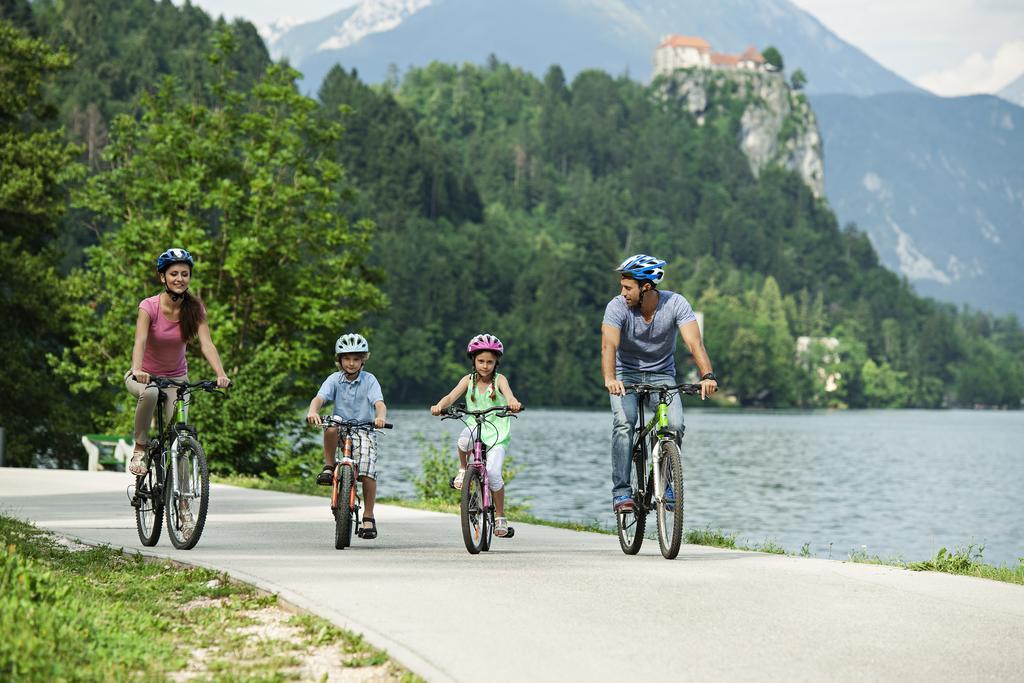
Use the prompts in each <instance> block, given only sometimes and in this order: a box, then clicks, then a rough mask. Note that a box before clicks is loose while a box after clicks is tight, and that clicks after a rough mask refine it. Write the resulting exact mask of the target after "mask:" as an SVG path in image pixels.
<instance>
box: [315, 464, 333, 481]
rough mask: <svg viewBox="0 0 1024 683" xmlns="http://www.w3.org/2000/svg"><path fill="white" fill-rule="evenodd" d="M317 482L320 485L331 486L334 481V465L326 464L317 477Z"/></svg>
mask: <svg viewBox="0 0 1024 683" xmlns="http://www.w3.org/2000/svg"><path fill="white" fill-rule="evenodd" d="M316 483H317V484H319V485H320V486H330V485H331V484H333V483H334V465H324V468H323V469H322V470H320V474H318V475H317V477H316Z"/></svg>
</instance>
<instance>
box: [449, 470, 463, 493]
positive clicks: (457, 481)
mask: <svg viewBox="0 0 1024 683" xmlns="http://www.w3.org/2000/svg"><path fill="white" fill-rule="evenodd" d="M465 477H466V470H465V469H460V470H459V473H458V474H456V475H455V478H454V479H452V488H453V489H455V490H456V491H461V490H462V480H463V479H464V478H465Z"/></svg>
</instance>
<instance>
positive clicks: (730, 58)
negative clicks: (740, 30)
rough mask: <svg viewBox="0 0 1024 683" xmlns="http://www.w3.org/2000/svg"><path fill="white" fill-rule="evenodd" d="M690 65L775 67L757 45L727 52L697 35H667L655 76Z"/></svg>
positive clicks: (657, 53) (656, 53) (659, 50)
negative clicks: (722, 51)
mask: <svg viewBox="0 0 1024 683" xmlns="http://www.w3.org/2000/svg"><path fill="white" fill-rule="evenodd" d="M690 67H702V68H705V69H729V70H732V69H735V70H745V71H771V70H772V68H773V67H772V66H771V65H770V64H767V63H766V62H765V60H764V56H763V55H762V54H761V53H760V52H758V51H757V49H756V48H755V47H754V46H753V45H751V46H750V47H748V48H747V49H746V50H744V51H743V52H742V53H741V54H738V55H727V54H722V53H721V52H712V51H711V44H710V43H708V41H706V40H704V39H703V38H700V37H697V36H680V35H676V34H671V35H668V36H665V38H664V39H663V40H662V41H661V44H660V45H658V48H657V49H656V50H655V51H654V76H655V77H657V76H662V75H664V76H668V75H670V74H671V73H672V72H673V71H675V70H676V69H685V68H690Z"/></svg>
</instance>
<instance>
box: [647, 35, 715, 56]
mask: <svg viewBox="0 0 1024 683" xmlns="http://www.w3.org/2000/svg"><path fill="white" fill-rule="evenodd" d="M658 47H692V48H694V49H697V50H700V51H702V52H710V51H711V44H710V43H708V41H706V40H704V39H703V38H698V37H696V36H679V35H676V34H674V33H673V34H672V35H669V36H666V37H665V40H663V41H661V45H659V46H658Z"/></svg>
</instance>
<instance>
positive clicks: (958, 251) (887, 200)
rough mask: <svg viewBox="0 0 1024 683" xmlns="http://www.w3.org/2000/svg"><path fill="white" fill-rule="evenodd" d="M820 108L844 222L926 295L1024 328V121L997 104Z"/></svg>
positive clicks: (855, 102)
mask: <svg viewBox="0 0 1024 683" xmlns="http://www.w3.org/2000/svg"><path fill="white" fill-rule="evenodd" d="M811 102H812V105H813V107H814V110H815V112H816V113H817V115H818V122H819V125H820V127H821V133H822V137H823V138H824V141H825V190H826V194H827V195H828V197H829V200H830V201H831V203H832V206H833V208H834V209H835V211H836V213H837V214H838V216H839V218H840V220H841V221H843V222H844V223H845V222H848V221H852V222H855V223H857V225H858V226H859V227H860V228H861V229H862V230H864V231H866V232H867V234H868V235H869V236H870V238H871V241H872V243H873V244H874V246H875V248H876V250H877V251H878V253H879V256H880V257H881V259H882V261H883V263H885V264H886V265H887V266H889V267H890V268H892V269H893V270H895V271H897V272H899V273H901V274H903V275H904V276H906V277H907V279H908V280H909V281H910V282H911V283H912V284H913V285H914V288H915V289H916V290H917V291H918V292H920V293H922V294H925V295H927V296H933V297H936V298H938V299H941V300H945V301H952V302H956V303H961V304H970V305H971V306H972V307H973V308H978V309H984V310H991V311H995V312H999V313H1016V314H1017V316H1018V317H1020V318H1024V300H1022V299H1021V297H1020V292H1021V291H1022V290H1024V269H1022V268H1021V255H1022V254H1024V164H1021V159H1024V109H1022V108H1021V107H1018V106H1016V105H1013V104H1010V103H1007V102H1005V101H1003V100H1001V99H999V98H997V97H992V96H989V95H976V96H971V97H957V98H944V97H935V96H931V95H921V94H915V93H892V94H887V95H876V96H873V97H863V98H862V97H852V96H848V95H819V96H816V97H812V98H811Z"/></svg>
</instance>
